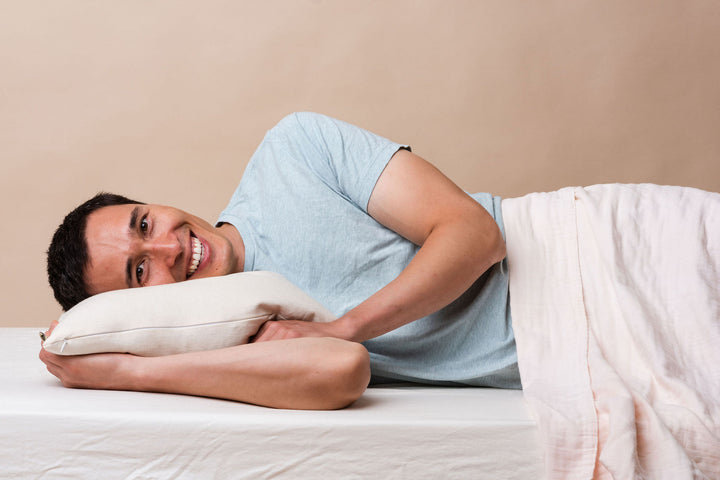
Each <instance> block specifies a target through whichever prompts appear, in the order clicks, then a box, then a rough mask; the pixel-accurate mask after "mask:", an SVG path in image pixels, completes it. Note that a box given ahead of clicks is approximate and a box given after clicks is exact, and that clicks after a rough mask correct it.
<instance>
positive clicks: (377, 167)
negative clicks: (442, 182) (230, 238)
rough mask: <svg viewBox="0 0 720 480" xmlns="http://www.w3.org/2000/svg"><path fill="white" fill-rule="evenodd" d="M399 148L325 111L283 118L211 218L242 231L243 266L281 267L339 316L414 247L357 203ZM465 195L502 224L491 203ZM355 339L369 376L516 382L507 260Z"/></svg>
mask: <svg viewBox="0 0 720 480" xmlns="http://www.w3.org/2000/svg"><path fill="white" fill-rule="evenodd" d="M400 148H406V147H405V146H403V145H400V144H397V143H394V142H391V141H389V140H387V139H384V138H382V137H379V136H377V135H374V134H372V133H370V132H367V131H365V130H362V129H360V128H357V127H354V126H352V125H349V124H347V123H344V122H340V121H338V120H334V119H331V118H329V117H325V116H323V115H318V114H313V113H295V114H292V115H289V116H288V117H286V118H284V119H283V120H282V121H281V122H280V123H278V124H277V125H276V126H275V127H274V128H273V129H272V130H270V131H269V132H268V133H267V135H266V136H265V139H264V140H263V142H262V144H261V145H260V146H259V147H258V149H257V151H256V152H255V154H254V155H253V157H252V159H251V160H250V163H249V164H248V166H247V168H246V170H245V173H244V174H243V177H242V180H241V182H240V185H239V186H238V188H237V190H236V191H235V193H234V194H233V196H232V198H231V200H230V203H229V205H228V206H227V208H226V209H225V210H224V211H223V212H222V213H221V215H220V217H219V219H218V223H221V222H227V223H230V224H232V225H234V226H235V227H236V228H237V230H238V231H239V232H240V235H241V236H242V238H243V242H244V243H245V271H253V270H270V271H273V272H277V273H280V274H282V275H284V276H285V277H286V278H287V279H289V280H290V281H291V282H293V283H294V284H295V285H297V286H298V287H300V288H301V289H303V290H304V291H305V292H307V293H308V294H309V295H311V296H312V297H314V298H315V299H317V300H318V301H319V302H320V303H322V304H323V305H325V306H326V307H327V308H328V309H329V310H330V311H331V312H333V313H334V314H335V315H337V316H338V317H339V316H341V315H343V314H344V313H345V312H347V311H348V310H350V309H352V308H354V307H355V306H357V305H358V304H359V303H361V302H362V301H363V300H365V299H367V298H368V297H369V296H371V295H372V294H373V293H375V292H377V291H378V290H380V289H381V288H382V287H384V286H385V285H386V284H388V283H389V282H390V281H392V280H393V279H395V277H397V276H398V274H399V273H400V272H401V271H402V270H403V269H404V268H405V266H406V265H407V264H408V262H410V260H411V259H412V258H413V256H414V255H415V253H416V252H417V250H418V248H419V247H417V246H416V245H415V244H413V243H412V242H410V241H408V240H406V239H404V238H403V237H401V236H400V235H398V234H396V233H395V232H393V231H391V230H389V229H387V228H385V227H384V226H382V225H381V224H379V223H378V222H377V221H375V220H374V219H373V218H372V217H370V215H368V213H367V205H368V201H369V199H370V194H371V193H372V191H373V188H374V187H375V183H376V182H377V180H378V178H379V176H380V174H381V173H382V171H383V169H384V168H385V166H386V164H387V163H388V161H389V160H390V158H391V157H392V156H393V154H394V153H395V152H397V150H398V149H400ZM473 198H475V200H476V201H478V202H479V203H480V204H481V205H482V206H483V207H485V209H486V210H488V211H489V212H490V213H491V214H492V215H493V217H494V218H495V220H496V221H497V223H498V225H499V226H500V228H501V230H502V229H503V224H502V218H501V211H500V199H499V198H497V197H493V196H492V195H490V194H483V193H481V194H476V195H473ZM503 235H504V232H503ZM364 345H365V347H366V348H367V349H368V351H369V352H370V361H371V370H372V375H373V382H374V383H378V382H392V381H410V382H420V383H429V384H437V385H457V384H464V385H475V386H494V387H504V388H520V380H519V373H518V369H517V354H516V349H515V340H514V336H513V331H512V326H511V323H510V312H509V303H508V277H507V268H506V264H505V262H504V261H503V262H501V263H498V264H496V265H495V266H493V267H492V268H491V269H490V270H489V271H488V272H486V273H485V274H484V275H483V276H482V277H481V278H480V279H478V280H477V281H476V282H475V284H474V285H472V287H471V288H470V289H469V290H468V291H467V292H465V293H464V294H463V295H462V296H461V297H460V298H459V299H458V300H456V301H455V302H453V303H451V304H450V305H448V306H447V307H445V308H443V309H442V310H440V311H438V312H436V313H434V314H432V315H429V316H427V317H425V318H422V319H419V320H417V321H414V322H411V323H409V324H407V325H405V326H403V327H400V328H398V329H396V330H394V331H391V332H389V333H386V334H385V335H382V336H380V337H377V338H374V339H371V340H368V341H366V342H364Z"/></svg>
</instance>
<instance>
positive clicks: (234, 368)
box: [40, 338, 370, 410]
mask: <svg viewBox="0 0 720 480" xmlns="http://www.w3.org/2000/svg"><path fill="white" fill-rule="evenodd" d="M40 359H41V360H42V361H43V362H44V363H45V364H46V365H47V369H48V370H49V371H50V373H52V374H53V375H55V376H56V377H58V378H59V379H60V380H61V381H62V383H63V385H65V386H66V387H72V388H93V389H105V390H137V391H148V392H165V393H179V394H187V395H197V396H205V397H215V398H224V399H229V400H236V401H241V402H246V403H253V404H257V405H264V406H268V407H275V408H291V409H309V410H315V409H323V410H327V409H336V408H343V407H345V406H347V405H349V404H350V403H352V402H353V401H355V400H356V399H357V398H359V397H360V395H362V393H363V391H364V390H365V387H366V386H367V384H368V382H369V380H370V365H369V359H368V354H367V351H366V350H365V349H364V348H363V347H362V345H359V344H356V343H352V342H348V341H344V340H339V339H335V338H299V339H292V340H284V341H279V342H266V343H261V344H248V345H238V346H235V347H230V348H225V349H221V350H211V351H204V352H192V353H183V354H178V355H169V356H164V357H138V356H134V355H129V354H123V353H102V354H93V355H78V356H60V355H55V354H52V353H49V352H47V351H45V350H44V349H41V351H40Z"/></svg>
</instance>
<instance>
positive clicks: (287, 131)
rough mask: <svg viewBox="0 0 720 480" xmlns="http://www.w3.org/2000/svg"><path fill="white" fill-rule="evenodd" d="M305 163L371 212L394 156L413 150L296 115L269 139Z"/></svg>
mask: <svg viewBox="0 0 720 480" xmlns="http://www.w3.org/2000/svg"><path fill="white" fill-rule="evenodd" d="M266 141H267V142H271V143H273V144H275V145H276V146H278V147H281V148H283V149H285V150H287V152H288V153H289V155H288V158H291V159H293V161H300V162H303V163H305V165H306V166H307V168H308V169H309V170H310V171H311V172H312V173H313V174H314V175H317V176H318V177H319V178H320V179H321V180H322V181H323V182H324V183H325V184H326V185H327V186H328V187H329V188H332V189H333V190H335V191H336V192H337V193H338V194H339V195H342V196H343V197H345V198H347V199H348V200H350V201H352V202H353V203H355V204H356V205H357V206H358V207H359V208H361V209H362V210H364V211H366V212H367V204H368V202H369V200H370V195H371V193H372V191H373V188H375V184H376V183H377V180H378V178H379V177H380V174H381V173H382V171H383V170H384V168H385V166H386V165H387V163H388V162H389V161H390V159H391V158H392V156H393V155H394V154H395V152H397V151H398V150H399V149H401V148H407V149H408V150H409V147H408V146H407V145H402V144H399V143H395V142H392V141H390V140H388V139H386V138H383V137H381V136H379V135H376V134H374V133H372V132H369V131H367V130H364V129H362V128H359V127H356V126H354V125H350V124H349V123H345V122H343V121H340V120H336V119H333V118H330V117H327V116H325V115H320V114H317V113H308V112H301V113H293V114H291V115H288V116H287V117H285V118H284V119H283V120H281V121H280V122H279V123H278V124H277V125H276V126H275V127H274V128H273V129H272V130H271V131H270V132H269V134H268V136H267V137H266Z"/></svg>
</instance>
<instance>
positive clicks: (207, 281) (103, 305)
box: [43, 272, 335, 356]
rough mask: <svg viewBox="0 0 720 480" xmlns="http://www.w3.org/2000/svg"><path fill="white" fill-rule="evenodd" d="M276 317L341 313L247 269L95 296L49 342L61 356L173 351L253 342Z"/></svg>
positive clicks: (63, 320)
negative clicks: (230, 273)
mask: <svg viewBox="0 0 720 480" xmlns="http://www.w3.org/2000/svg"><path fill="white" fill-rule="evenodd" d="M276 319H277V320H281V319H292V320H306V321H315V322H329V321H332V320H334V319H335V317H334V316H333V314H332V313H330V312H329V311H328V310H327V309H326V308H325V307H323V306H322V305H320V304H319V303H318V302H317V301H315V300H313V299H312V298H310V297H309V296H308V295H307V294H305V293H304V292H303V291H302V290H300V289H299V288H298V287H296V286H295V285H293V284H292V283H290V282H289V281H288V280H287V279H285V278H284V277H283V276H281V275H279V274H277V273H272V272H243V273H235V274H232V275H224V276H220V277H211V278H203V279H198V280H188V281H185V282H179V283H172V284H167V285H158V286H151V287H143V288H132V289H125V290H114V291H111V292H105V293H101V294H99V295H95V296H92V297H90V298H88V299H86V300H84V301H82V302H80V303H78V304H77V305H76V306H75V307H73V308H71V309H70V310H68V311H67V312H65V313H64V314H63V315H61V316H60V318H59V319H58V321H59V325H57V326H56V327H55V329H54V330H53V332H52V334H51V335H50V336H49V337H48V339H47V340H46V341H45V342H44V344H43V345H44V347H45V349H46V350H47V351H49V352H52V353H55V354H59V355H82V354H88V353H100V352H123V353H132V354H135V355H141V356H160V355H171V354H174V353H182V352H191V351H198V350H213V349H217V348H224V347H229V346H233V345H239V344H243V343H247V342H248V339H249V338H250V337H252V336H253V335H254V334H255V333H257V331H258V329H259V328H260V326H261V325H262V324H263V323H264V322H266V321H268V320H276Z"/></svg>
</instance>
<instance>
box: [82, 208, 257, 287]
mask: <svg viewBox="0 0 720 480" xmlns="http://www.w3.org/2000/svg"><path fill="white" fill-rule="evenodd" d="M228 228H232V227H231V226H229V225H224V226H223V227H221V228H214V227H213V226H212V225H210V224H209V223H208V222H206V221H205V220H202V219H201V218H198V217H196V216H194V215H190V214H188V213H186V212H183V211H182V210H178V209H176V208H172V207H165V206H161V205H113V206H109V207H103V208H100V209H98V210H96V211H95V212H93V213H91V214H90V215H89V216H88V218H87V226H86V231H85V240H86V242H87V246H88V256H89V261H88V264H87V266H86V267H85V282H86V284H87V287H88V290H89V293H90V294H93V295H94V294H97V293H101V292H106V291H109V290H119V289H122V288H132V287H144V286H148V285H161V284H165V283H174V282H181V281H183V280H188V279H196V278H204V277H212V276H217V275H227V274H229V273H235V272H240V271H242V268H243V265H242V262H243V260H244V256H243V253H244V252H243V251H242V250H243V248H242V240H240V241H239V244H238V242H237V239H239V238H240V237H239V236H238V235H234V236H233V235H230V232H229V230H228ZM234 233H235V234H237V232H234Z"/></svg>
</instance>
